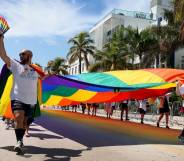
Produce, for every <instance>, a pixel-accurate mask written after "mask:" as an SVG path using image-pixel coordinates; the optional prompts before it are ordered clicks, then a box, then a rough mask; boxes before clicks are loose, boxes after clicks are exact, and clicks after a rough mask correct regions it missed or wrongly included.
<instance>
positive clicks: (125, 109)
mask: <svg viewBox="0 0 184 161" xmlns="http://www.w3.org/2000/svg"><path fill="white" fill-rule="evenodd" d="M168 99H169V97H168V96H167V95H164V96H159V97H157V98H154V99H152V101H150V100H149V99H143V100H122V101H120V102H106V103H100V104H98V103H81V104H79V105H72V106H71V110H72V112H77V111H78V110H79V109H81V111H82V114H88V115H92V116H96V114H97V110H98V109H99V108H100V109H102V108H103V109H104V110H105V113H106V117H107V118H108V119H110V118H111V117H112V116H113V112H114V110H115V109H119V110H120V120H121V121H123V120H125V121H129V109H130V106H131V103H132V102H134V106H135V108H136V111H137V112H139V113H140V123H141V124H144V116H145V114H146V113H147V111H150V108H151V106H152V105H153V104H154V106H155V107H156V108H157V111H158V113H159V115H160V116H159V118H158V121H157V122H156V123H155V124H156V126H157V127H160V122H161V120H162V119H163V117H164V115H165V123H166V125H165V127H166V128H167V129H169V115H170V107H169V100H168ZM59 108H60V107H59ZM62 109H69V107H65V108H63V107H62Z"/></svg>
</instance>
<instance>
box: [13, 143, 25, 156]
mask: <svg viewBox="0 0 184 161" xmlns="http://www.w3.org/2000/svg"><path fill="white" fill-rule="evenodd" d="M22 145H23V143H22V141H18V142H17V145H15V147H14V150H15V151H16V152H17V154H22V153H23V151H22Z"/></svg>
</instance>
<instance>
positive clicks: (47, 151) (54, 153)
mask: <svg viewBox="0 0 184 161" xmlns="http://www.w3.org/2000/svg"><path fill="white" fill-rule="evenodd" d="M13 148H14V147H13V146H6V147H1V149H5V150H8V151H11V152H13V151H14V150H13ZM82 151H85V150H71V149H63V148H40V147H36V146H26V148H25V152H26V154H24V155H22V156H21V157H23V158H25V159H26V158H31V156H32V155H35V154H44V155H45V157H47V158H48V159H46V160H45V161H55V160H60V161H69V160H70V158H71V157H79V156H80V154H81V153H82Z"/></svg>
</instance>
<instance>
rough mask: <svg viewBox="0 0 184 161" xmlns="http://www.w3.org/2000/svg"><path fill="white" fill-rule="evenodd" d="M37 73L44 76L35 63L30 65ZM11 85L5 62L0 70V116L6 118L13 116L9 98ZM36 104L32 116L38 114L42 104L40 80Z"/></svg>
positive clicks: (9, 72)
mask: <svg viewBox="0 0 184 161" xmlns="http://www.w3.org/2000/svg"><path fill="white" fill-rule="evenodd" d="M31 67H32V68H34V69H35V70H36V71H37V73H39V74H40V75H41V76H44V74H43V72H42V71H41V69H39V68H38V67H37V66H36V65H31ZM12 85H13V75H12V73H11V71H10V70H9V69H8V68H7V65H6V64H5V65H4V66H3V68H2V70H1V74H0V116H5V117H6V118H13V114H12V110H11V100H10V92H11V88H12ZM37 98H38V99H37V104H36V108H35V111H34V113H33V115H34V117H38V116H40V114H41V113H40V105H41V104H42V87H41V80H39V81H38V92H37Z"/></svg>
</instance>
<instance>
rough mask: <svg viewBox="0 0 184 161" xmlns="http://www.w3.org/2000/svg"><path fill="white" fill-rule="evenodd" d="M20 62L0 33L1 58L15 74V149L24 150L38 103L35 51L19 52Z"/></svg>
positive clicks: (12, 92) (12, 96) (12, 97)
mask: <svg viewBox="0 0 184 161" xmlns="http://www.w3.org/2000/svg"><path fill="white" fill-rule="evenodd" d="M19 57H20V62H18V61H16V60H14V59H11V58H10V57H9V56H8V55H7V53H6V50H5V47H4V36H3V34H2V33H0V58H1V59H2V60H3V61H4V62H5V63H6V65H7V67H8V68H9V70H10V71H11V72H12V75H13V86H12V89H11V96H10V97H11V108H12V112H13V114H14V118H15V135H16V139H17V144H16V145H15V147H14V150H15V151H16V152H18V153H21V152H22V147H23V137H24V134H25V129H26V122H27V118H28V117H29V115H30V114H31V107H32V106H34V105H36V103H37V82H38V78H39V74H38V73H37V72H36V71H35V70H34V69H33V68H32V67H31V66H30V65H31V64H32V57H33V53H32V52H31V51H30V50H25V49H24V50H23V51H21V52H20V53H19Z"/></svg>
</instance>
